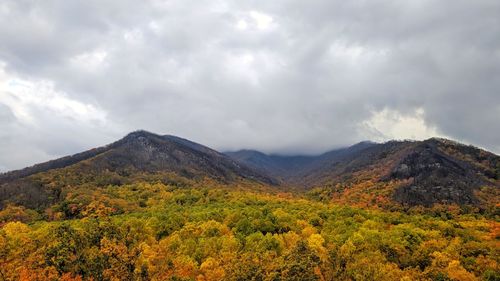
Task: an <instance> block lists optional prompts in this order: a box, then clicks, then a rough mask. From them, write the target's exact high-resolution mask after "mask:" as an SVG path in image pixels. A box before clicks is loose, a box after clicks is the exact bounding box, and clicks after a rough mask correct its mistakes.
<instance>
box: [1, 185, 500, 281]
mask: <svg viewBox="0 0 500 281" xmlns="http://www.w3.org/2000/svg"><path fill="white" fill-rule="evenodd" d="M251 190H252V189H251V188H250V189H249V188H247V187H245V188H238V187H234V188H231V189H230V188H223V187H216V186H210V187H198V186H197V187H193V188H190V187H186V186H178V185H165V184H164V183H162V182H161V181H158V182H152V183H151V182H146V181H137V182H135V183H129V184H124V185H119V186H117V185H108V186H104V187H100V188H91V187H89V186H80V187H78V188H74V189H72V190H69V191H67V192H66V193H65V195H64V196H65V199H64V200H63V201H62V202H61V203H58V204H57V205H53V206H51V207H50V208H48V209H47V210H46V211H45V212H44V213H43V214H39V215H37V214H36V213H35V212H34V211H33V210H27V209H22V208H20V207H15V206H10V207H8V208H6V209H5V210H4V211H2V213H1V214H3V217H2V218H3V220H4V221H3V223H4V225H3V226H2V227H1V229H0V280H2V279H4V280H23V278H24V279H25V280H37V278H38V279H43V280H61V279H64V278H65V279H64V280H79V279H77V278H82V279H83V280H384V281H388V280H480V279H482V280H498V278H499V275H498V259H499V255H498V250H499V249H498V229H499V224H498V221H497V220H494V219H488V218H485V217H482V216H480V215H465V214H460V212H458V213H453V212H450V216H447V215H446V216H441V215H436V214H437V213H436V214H432V213H430V214H429V213H424V214H422V213H420V212H416V213H412V214H406V213H403V212H388V211H378V210H373V209H372V210H370V209H362V208H356V207H349V206H340V205H335V204H331V203H325V202H318V201H316V200H310V199H304V198H301V197H300V196H299V195H293V194H276V193H266V192H265V191H251ZM441 213H443V212H441ZM41 216H44V217H45V219H44V220H42V219H41ZM9 221H10V222H9ZM14 221H17V222H14ZM26 223H29V224H26ZM70 278H75V279H70Z"/></svg>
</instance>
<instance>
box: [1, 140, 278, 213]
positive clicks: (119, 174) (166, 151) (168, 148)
mask: <svg viewBox="0 0 500 281" xmlns="http://www.w3.org/2000/svg"><path fill="white" fill-rule="evenodd" d="M148 174H149V175H156V174H162V175H175V176H177V177H180V178H185V179H188V180H201V179H204V178H209V179H212V180H215V181H216V182H219V183H221V184H227V183H233V182H237V181H240V180H249V181H255V182H259V183H262V184H268V185H274V184H276V183H277V182H276V181H275V180H274V179H273V178H271V177H269V176H267V175H265V174H263V173H260V172H258V171H256V170H254V169H252V168H249V167H247V166H246V165H245V164H242V163H239V162H236V161H235V160H233V159H231V158H229V157H228V156H226V155H224V154H221V153H219V152H217V151H215V150H212V149H210V148H208V147H205V146H202V145H200V144H197V143H194V142H191V141H188V140H185V139H182V138H179V137H175V136H160V135H156V134H152V133H149V132H146V131H137V132H133V133H130V134H129V135H127V136H126V137H124V138H123V139H121V140H119V141H117V142H114V143H112V144H110V145H107V146H104V147H100V148H96V149H92V150H89V151H86V152H83V153H79V154H76V155H73V156H68V157H64V158H61V159H57V160H53V161H49V162H46V163H42V164H38V165H35V166H33V167H29V168H25V169H22V170H19V171H12V172H9V173H5V174H2V175H1V176H0V208H1V207H2V205H5V204H6V203H7V202H11V203H15V204H22V205H26V206H28V207H39V206H43V205H46V204H49V203H51V202H54V201H57V200H58V198H59V197H60V193H61V192H62V191H64V189H65V188H67V187H69V186H74V185H78V184H86V183H91V184H94V185H97V186H99V185H106V184H120V183H123V182H127V181H131V180H132V178H134V177H139V176H141V175H148Z"/></svg>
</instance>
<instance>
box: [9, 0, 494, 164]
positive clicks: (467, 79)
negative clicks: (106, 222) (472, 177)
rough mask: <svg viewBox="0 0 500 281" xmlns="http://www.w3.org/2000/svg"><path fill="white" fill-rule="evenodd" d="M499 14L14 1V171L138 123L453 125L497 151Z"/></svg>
mask: <svg viewBox="0 0 500 281" xmlns="http://www.w3.org/2000/svg"><path fill="white" fill-rule="evenodd" d="M499 10H500V3H499V2H498V1H494V0H478V1H465V0H459V1H451V0H450V1H438V2H436V1H420V0H419V1H417V0H414V1H386V0H376V1H327V0H315V1H298V0H296V1H291V0H290V1H238V2H233V1H224V0H218V1H208V0H205V1H196V2H195V1H189V0H188V1H160V0H154V1H153V0H152V1H146V2H136V1H128V0H125V1H119V2H118V1H117V2H102V1H71V2H64V1H44V2H43V3H42V2H39V1H33V0H32V1H13V0H7V1H3V2H2V3H1V4H0V40H1V42H3V44H1V45H0V62H2V66H1V69H2V75H1V76H0V84H1V85H3V86H2V89H1V91H2V92H0V104H2V106H3V107H1V108H2V111H3V112H4V113H2V114H1V115H0V118H1V120H0V123H1V124H3V125H1V126H4V127H2V129H3V132H4V133H3V136H4V138H2V141H1V143H0V144H1V145H0V146H2V145H3V146H4V147H6V144H8V143H11V144H9V146H8V147H9V151H13V152H15V153H5V154H3V153H2V154H1V156H0V165H1V166H3V167H6V169H10V168H19V167H22V166H24V165H29V164H33V163H35V162H38V161H41V160H48V159H49V158H52V157H56V156H61V155H65V154H68V153H75V152H78V151H80V150H82V149H85V148H88V147H91V146H97V145H100V144H104V143H107V142H110V141H112V140H114V139H115V138H118V137H119V136H121V135H124V134H126V133H127V132H128V131H131V130H135V129H138V128H143V129H147V130H151V131H154V132H158V133H168V134H175V135H179V136H183V137H186V138H190V139H192V140H194V141H198V142H201V143H204V144H207V145H209V146H212V147H214V148H217V149H220V150H232V149H239V148H255V149H260V150H263V151H266V152H277V153H320V152H322V151H325V150H327V149H331V148H334V147H339V146H344V145H348V144H352V143H354V142H356V141H361V140H364V139H376V140H386V139H390V138H399V139H400V138H408V137H411V138H419V139H420V138H426V137H428V136H430V135H439V136H446V137H450V138H453V139H457V140H459V141H463V142H467V143H473V144H475V145H478V146H481V147H485V148H487V149H490V150H493V151H496V152H497V153H498V152H500V145H499V144H500V134H498V132H499V131H500V123H499V122H498V116H500V95H498V89H500V80H499V79H498V77H500V37H498V36H497V34H500V22H499V21H500V20H499V19H500V16H499V12H498V11H499ZM13 81H17V82H15V83H14V82H13ZM16 83H17V84H16ZM6 85H7V86H6ZM5 126H7V127H5ZM5 138H9V139H14V138H15V140H16V141H15V142H12V141H10V142H9V141H7V140H5ZM16 144H18V146H19V147H14V146H15V145H16ZM10 145H11V146H10ZM36 155H38V156H36Z"/></svg>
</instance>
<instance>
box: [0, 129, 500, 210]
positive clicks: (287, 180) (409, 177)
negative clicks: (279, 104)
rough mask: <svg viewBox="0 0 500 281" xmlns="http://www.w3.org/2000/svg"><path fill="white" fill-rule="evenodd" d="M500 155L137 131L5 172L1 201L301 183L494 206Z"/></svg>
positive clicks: (353, 196) (421, 146)
mask: <svg viewBox="0 0 500 281" xmlns="http://www.w3.org/2000/svg"><path fill="white" fill-rule="evenodd" d="M499 178H500V157H499V156H497V155H495V154H493V153H490V152H487V151H484V150H482V149H479V148H476V147H473V146H466V145H463V144H460V143H457V142H454V141H450V140H446V139H437V138H432V139H428V140H425V141H389V142H386V143H373V142H361V143H358V144H355V145H353V146H350V147H346V148H340V149H336V150H332V151H329V152H326V153H323V154H321V155H316V156H302V155H295V156H283V155H267V154H264V153H261V152H258V151H255V150H241V151H236V152H228V153H225V154H223V153H220V152H217V151H215V150H213V149H210V148H208V147H206V146H203V145H201V144H198V143H195V142H192V141H190V140H186V139H183V138H180V137H176V136H171V135H165V136H161V135H156V134H153V133H150V132H146V131H136V132H132V133H130V134H128V135H127V136H125V137H124V138H122V139H120V140H118V141H116V142H114V143H111V144H109V145H107V146H103V147H99V148H95V149H91V150H88V151H85V152H82V153H78V154H75V155H72V156H67V157H63V158H60V159H56V160H53V161H49V162H45V163H41V164H37V165H34V166H32V167H28V168H25V169H22V170H18V171H12V172H8V173H4V174H1V175H0V208H2V206H4V205H6V204H8V203H13V204H20V205H24V206H26V207H29V208H42V207H45V206H47V205H50V204H53V203H57V202H60V200H62V199H63V198H65V196H67V194H68V193H72V192H73V191H74V190H75V188H76V189H78V188H80V187H82V188H85V189H89V190H92V189H95V188H100V187H106V186H121V185H124V184H130V183H136V182H143V181H147V182H162V183H165V184H167V185H176V186H188V185H189V186H193V184H194V183H201V182H203V181H205V182H206V181H207V180H209V181H211V182H213V183H216V184H218V185H238V184H239V183H242V182H252V183H257V184H260V185H263V186H266V187H271V188H274V187H275V186H276V185H278V184H279V185H281V188H282V189H284V188H290V189H291V190H292V189H293V190H297V189H299V190H303V191H306V192H307V193H308V194H309V195H310V196H316V197H318V198H320V199H321V200H327V201H334V202H338V203H347V204H351V205H362V206H374V205H375V206H381V207H384V208H387V207H391V206H396V205H398V206H416V205H422V206H432V205H433V204H436V203H438V204H458V205H473V206H478V207H485V206H494V205H496V204H498V203H500V199H499V198H500V188H499V187H500V183H499V182H500V181H499Z"/></svg>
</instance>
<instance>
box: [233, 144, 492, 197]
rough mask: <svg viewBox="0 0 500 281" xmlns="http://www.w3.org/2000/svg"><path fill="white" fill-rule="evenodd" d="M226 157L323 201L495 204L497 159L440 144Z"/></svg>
mask: <svg viewBox="0 0 500 281" xmlns="http://www.w3.org/2000/svg"><path fill="white" fill-rule="evenodd" d="M227 154H228V155H229V156H230V157H233V159H235V160H237V161H242V163H245V164H247V165H248V166H251V167H253V168H255V169H260V170H264V171H266V170H268V171H269V173H270V174H271V175H273V176H277V177H279V178H281V179H282V181H283V182H284V183H285V184H288V185H292V186H299V187H302V188H306V189H312V188H323V189H326V190H327V191H328V192H329V193H328V198H330V197H333V198H334V199H338V200H339V201H342V202H344V201H346V202H348V203H352V204H360V203H361V204H368V205H371V204H377V203H378V201H384V202H385V201H391V202H397V203H399V204H403V205H409V206H414V205H424V206H431V205H433V204H435V203H440V204H449V203H455V204H459V205H466V204H469V205H483V204H488V205H494V204H496V203H498V201H499V199H498V198H499V196H498V195H499V188H498V187H499V186H500V184H499V178H500V157H498V156H497V155H495V154H493V153H490V152H487V151H484V150H481V149H479V148H475V147H473V146H466V145H463V144H460V143H457V142H453V141H450V140H446V139H437V138H432V139H429V140H425V141H390V142H387V143H382V144H376V143H371V142H362V143H359V144H356V145H354V146H351V147H348V148H343V149H337V150H333V151H330V152H327V153H325V154H322V155H319V156H274V155H265V154H263V153H260V152H258V151H238V152H231V153H227ZM287 165H288V166H287ZM488 195H489V196H488ZM491 195H493V196H491Z"/></svg>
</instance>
